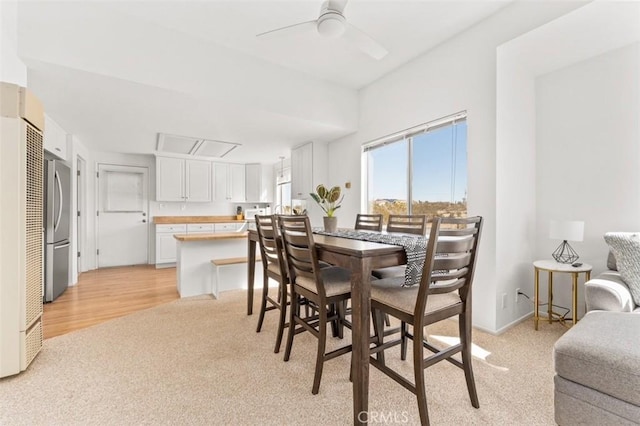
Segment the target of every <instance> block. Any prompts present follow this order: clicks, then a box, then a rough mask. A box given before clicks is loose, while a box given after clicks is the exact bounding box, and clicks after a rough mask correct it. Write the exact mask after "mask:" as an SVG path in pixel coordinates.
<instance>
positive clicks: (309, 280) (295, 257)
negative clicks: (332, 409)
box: [279, 216, 351, 395]
mask: <svg viewBox="0 0 640 426" xmlns="http://www.w3.org/2000/svg"><path fill="white" fill-rule="evenodd" d="M279 228H280V235H281V236H282V242H283V245H284V252H285V258H286V261H287V265H288V267H289V277H290V281H291V307H290V309H289V324H290V326H289V331H288V335H287V345H286V349H285V354H284V360H285V361H289V358H290V356H291V348H292V346H293V337H294V336H295V335H297V334H299V333H301V332H304V331H308V332H310V333H311V334H312V335H313V336H315V337H316V338H317V339H318V348H317V355H316V367H315V374H314V379H313V387H312V390H311V393H313V394H314V395H315V394H317V393H318V391H319V389H320V379H321V378H322V368H323V365H324V362H325V361H328V360H330V359H333V358H336V357H338V356H340V355H343V354H346V353H349V352H351V345H346V346H342V347H340V348H338V349H335V350H333V351H330V352H328V353H327V352H325V351H326V342H327V323H328V322H333V321H337V323H338V324H339V325H340V326H342V325H347V326H349V324H348V323H346V322H345V320H344V316H343V314H342V313H341V311H342V310H341V309H339V308H337V307H338V306H343V305H344V302H345V301H346V300H348V299H349V298H350V297H351V272H350V271H349V270H348V269H344V268H340V267H336V266H331V267H327V268H321V267H320V264H319V262H318V255H317V252H316V248H315V243H314V241H313V233H312V231H311V225H310V223H309V218H308V217H307V216H280V217H279ZM299 296H303V297H304V298H305V299H306V300H308V301H310V302H311V303H312V304H313V305H315V308H316V313H315V314H314V315H311V316H307V317H304V318H303V317H302V316H301V315H300V309H299V305H298V304H299V303H300V302H299V299H300V298H299Z"/></svg>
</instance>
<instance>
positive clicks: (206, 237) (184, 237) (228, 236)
mask: <svg viewBox="0 0 640 426" xmlns="http://www.w3.org/2000/svg"><path fill="white" fill-rule="evenodd" d="M247 234H248V232H246V231H245V232H220V233H217V234H175V235H174V236H173V238H175V239H176V240H178V241H213V240H232V239H234V238H247Z"/></svg>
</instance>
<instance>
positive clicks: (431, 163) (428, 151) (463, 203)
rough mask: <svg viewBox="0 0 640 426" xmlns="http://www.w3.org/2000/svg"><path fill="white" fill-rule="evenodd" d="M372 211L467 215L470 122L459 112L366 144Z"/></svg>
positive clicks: (366, 167) (384, 214)
mask: <svg viewBox="0 0 640 426" xmlns="http://www.w3.org/2000/svg"><path fill="white" fill-rule="evenodd" d="M363 163H364V167H363V169H364V170H366V180H367V184H366V185H365V186H364V187H365V189H366V194H365V200H366V203H367V211H368V212H369V213H382V214H383V216H385V221H386V219H387V217H388V215H389V214H426V215H428V216H429V217H432V216H436V215H438V216H455V217H464V216H466V215H467V122H466V114H465V113H459V114H455V115H452V116H449V117H445V118H442V119H440V120H437V121H433V122H430V123H426V124H423V125H421V126H416V127H414V128H411V129H407V130H405V131H402V132H398V133H396V134H394V135H390V136H387V137H385V138H381V139H379V140H376V141H373V142H371V143H369V144H366V145H365V146H364V148H363Z"/></svg>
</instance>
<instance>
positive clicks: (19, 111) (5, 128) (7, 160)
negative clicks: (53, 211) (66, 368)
mask: <svg viewBox="0 0 640 426" xmlns="http://www.w3.org/2000/svg"><path fill="white" fill-rule="evenodd" d="M0 115H1V118H0V120H1V122H0V124H1V126H0V129H1V130H0V132H1V134H0V139H1V140H2V143H0V191H1V193H2V196H1V197H0V235H1V236H2V238H0V377H5V376H11V375H14V374H18V373H20V372H21V371H23V370H25V369H26V368H27V366H28V365H29V364H30V363H31V361H33V359H34V358H35V356H36V355H37V354H38V352H40V349H41V348H42V278H43V263H44V262H43V235H42V216H43V198H42V197H43V194H42V186H43V181H44V179H43V167H44V163H43V161H44V151H43V135H42V130H43V128H44V113H43V110H42V105H41V104H40V102H39V101H38V100H37V99H36V98H35V97H34V96H33V95H31V94H30V93H29V92H28V91H27V90H26V89H24V88H22V87H19V86H16V85H14V84H8V83H0Z"/></svg>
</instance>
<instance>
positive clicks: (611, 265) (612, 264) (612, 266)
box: [607, 250, 618, 271]
mask: <svg viewBox="0 0 640 426" xmlns="http://www.w3.org/2000/svg"><path fill="white" fill-rule="evenodd" d="M607 269H609V270H610V271H617V270H618V265H617V264H616V257H615V255H614V254H613V252H612V251H611V250H609V255H608V256H607Z"/></svg>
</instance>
